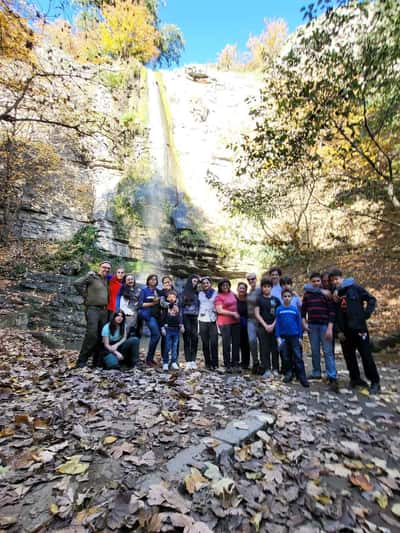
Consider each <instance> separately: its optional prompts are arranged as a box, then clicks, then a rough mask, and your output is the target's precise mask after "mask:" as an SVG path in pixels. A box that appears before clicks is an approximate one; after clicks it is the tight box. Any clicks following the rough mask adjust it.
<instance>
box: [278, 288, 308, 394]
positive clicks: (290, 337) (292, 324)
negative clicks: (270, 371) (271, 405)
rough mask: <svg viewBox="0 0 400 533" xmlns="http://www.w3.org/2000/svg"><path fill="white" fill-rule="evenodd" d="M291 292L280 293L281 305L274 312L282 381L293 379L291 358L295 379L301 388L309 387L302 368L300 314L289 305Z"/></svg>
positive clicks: (295, 308) (286, 381) (287, 381)
mask: <svg viewBox="0 0 400 533" xmlns="http://www.w3.org/2000/svg"><path fill="white" fill-rule="evenodd" d="M292 296H293V295H292V292H291V291H289V290H287V289H285V290H283V291H282V300H283V304H282V305H281V306H279V307H278V309H277V310H276V323H275V335H276V339H277V342H278V347H279V350H280V352H281V355H282V362H283V373H284V377H283V381H284V382H285V383H289V382H290V381H292V379H293V370H292V356H293V359H294V366H295V369H296V372H297V377H298V378H299V381H300V383H301V384H302V385H303V387H309V386H310V385H309V383H308V381H307V377H306V371H305V368H304V362H303V357H302V351H301V341H302V338H303V328H302V323H301V316H300V312H299V310H298V309H297V307H295V306H294V305H291V303H290V302H291V300H292Z"/></svg>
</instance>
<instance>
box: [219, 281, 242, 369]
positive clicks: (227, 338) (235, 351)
mask: <svg viewBox="0 0 400 533" xmlns="http://www.w3.org/2000/svg"><path fill="white" fill-rule="evenodd" d="M215 309H216V311H217V324H218V327H219V330H220V331H221V335H222V352H223V356H224V366H225V369H226V371H227V372H232V371H234V372H240V367H239V345H240V316H239V313H238V307H237V299H236V296H235V294H234V293H233V292H232V291H231V282H230V281H229V280H228V279H223V280H221V281H220V282H219V283H218V294H217V297H216V298H215Z"/></svg>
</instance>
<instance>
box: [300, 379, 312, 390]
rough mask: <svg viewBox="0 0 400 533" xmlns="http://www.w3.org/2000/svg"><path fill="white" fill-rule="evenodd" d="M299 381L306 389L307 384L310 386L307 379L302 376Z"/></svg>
mask: <svg viewBox="0 0 400 533" xmlns="http://www.w3.org/2000/svg"><path fill="white" fill-rule="evenodd" d="M300 383H301V385H302V386H303V387H305V388H306V389H308V388H309V386H310V384H309V383H308V380H307V379H304V378H303V379H301V380H300Z"/></svg>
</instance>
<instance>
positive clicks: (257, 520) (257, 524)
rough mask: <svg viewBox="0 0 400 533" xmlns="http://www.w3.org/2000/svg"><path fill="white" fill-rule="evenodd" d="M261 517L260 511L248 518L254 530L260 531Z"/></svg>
mask: <svg viewBox="0 0 400 533" xmlns="http://www.w3.org/2000/svg"><path fill="white" fill-rule="evenodd" d="M261 519H262V513H255V514H253V516H252V517H251V518H250V523H251V524H253V526H254V527H255V528H256V531H260V524H261Z"/></svg>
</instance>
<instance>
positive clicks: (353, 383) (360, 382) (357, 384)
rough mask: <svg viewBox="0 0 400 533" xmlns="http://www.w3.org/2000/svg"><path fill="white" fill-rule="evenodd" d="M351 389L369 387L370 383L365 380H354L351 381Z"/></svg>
mask: <svg viewBox="0 0 400 533" xmlns="http://www.w3.org/2000/svg"><path fill="white" fill-rule="evenodd" d="M350 387H351V388H352V389H355V388H356V387H368V383H367V382H366V381H364V380H363V379H361V378H359V379H352V380H350Z"/></svg>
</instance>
